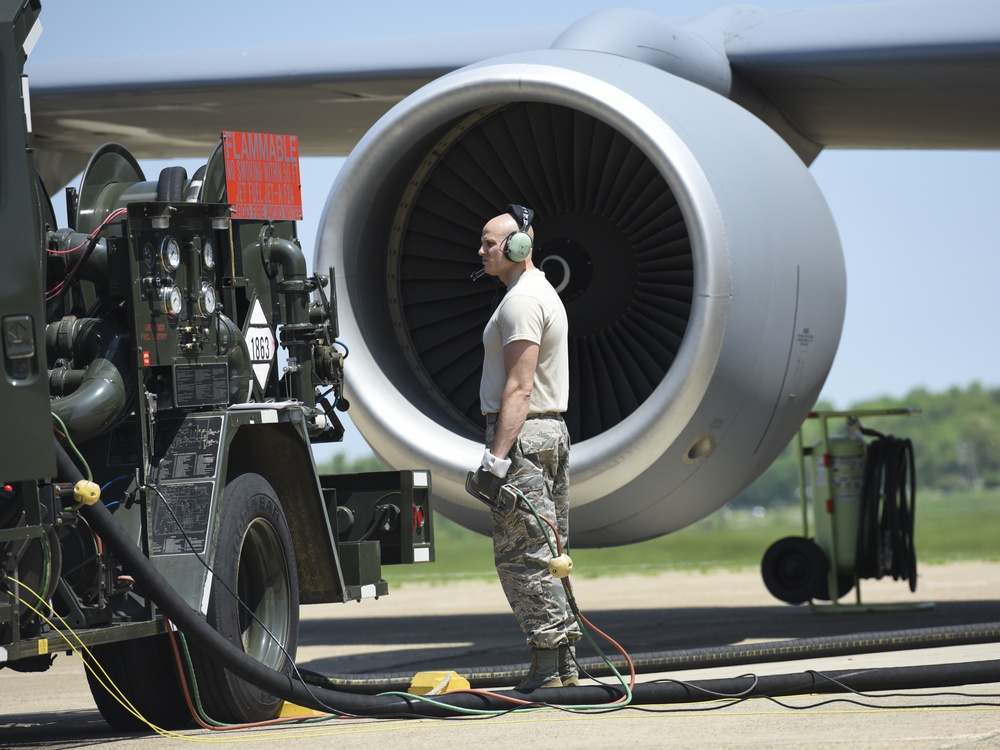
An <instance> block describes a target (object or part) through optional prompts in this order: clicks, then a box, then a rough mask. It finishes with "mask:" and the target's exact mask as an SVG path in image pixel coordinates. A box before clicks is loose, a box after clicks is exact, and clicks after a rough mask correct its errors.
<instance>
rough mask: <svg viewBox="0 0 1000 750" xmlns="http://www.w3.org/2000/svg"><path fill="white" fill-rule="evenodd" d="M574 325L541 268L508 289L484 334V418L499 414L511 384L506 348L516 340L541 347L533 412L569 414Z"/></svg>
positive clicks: (532, 401) (531, 405) (530, 410)
mask: <svg viewBox="0 0 1000 750" xmlns="http://www.w3.org/2000/svg"><path fill="white" fill-rule="evenodd" d="M568 331H569V322H568V321H567V319H566V308H565V307H564V306H563V303H562V300H561V299H559V295H558V294H557V293H556V290H555V289H554V288H553V287H552V284H550V283H549V281H548V279H546V278H545V274H544V273H542V272H541V271H540V270H538V269H537V268H535V269H531V270H529V271H525V272H524V273H523V274H521V276H520V277H519V278H518V280H517V281H515V282H514V284H513V286H511V287H509V288H508V289H507V293H506V294H505V295H504V297H503V299H502V300H500V304H499V305H498V306H497V309H496V310H495V311H494V312H493V315H492V316H491V317H490V320H489V322H488V323H487V324H486V328H485V329H484V330H483V349H484V356H483V379H482V381H481V383H480V386H479V403H480V406H481V407H482V410H483V412H484V413H488V412H497V411H500V399H501V397H502V396H503V389H504V385H505V384H506V373H505V372H504V363H503V347H504V346H506V345H507V344H509V343H510V342H511V341H531V342H532V343H535V344H538V365H537V366H536V368H535V383H534V387H533V388H532V392H531V404H530V405H529V407H528V411H529V412H537V413H542V412H564V411H566V407H567V405H568V403H569V346H568V343H567V334H568Z"/></svg>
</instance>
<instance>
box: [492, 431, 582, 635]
mask: <svg viewBox="0 0 1000 750" xmlns="http://www.w3.org/2000/svg"><path fill="white" fill-rule="evenodd" d="M495 432H496V425H490V426H489V427H487V428H486V446H487V447H489V445H490V444H491V443H492V440H493V435H494V434H495ZM507 457H508V458H509V459H510V460H511V465H510V471H509V472H508V474H507V479H508V480H509V481H510V483H511V484H513V485H514V486H515V487H517V489H519V490H520V491H521V492H522V493H523V494H524V496H525V497H526V498H528V500H530V501H531V504H532V505H534V506H535V510H536V511H537V513H538V515H539V516H540V517H541V518H543V519H548V520H549V521H550V522H551V523H552V524H554V525H555V527H556V528H557V529H558V530H559V541H560V542H561V544H562V546H563V547H565V546H566V544H567V541H568V539H569V432H568V430H567V429H566V424H565V423H564V422H563V421H562V420H561V419H548V418H539V419H529V420H527V421H526V422H525V423H524V427H523V428H522V430H521V434H520V435H519V436H518V439H517V442H515V443H514V447H513V448H511V451H510V453H509V454H508V456H507ZM492 516H493V558H494V561H495V562H496V566H497V573H498V574H499V576H500V585H501V586H502V587H503V591H504V594H506V596H507V601H508V602H509V603H510V607H511V609H512V610H513V612H514V617H515V618H517V621H518V624H519V625H520V626H521V630H523V631H524V634H525V635H526V636H527V642H528V645H529V646H535V647H537V648H556V647H558V646H562V645H564V644H567V643H575V642H576V641H578V640H579V639H580V637H581V633H580V628H579V625H578V624H577V622H576V618H575V617H574V616H573V613H572V611H571V610H570V608H569V605H568V603H567V599H566V590H565V589H564V588H563V584H562V581H561V580H559V579H557V578H554V577H553V576H552V575H550V574H549V572H548V562H549V560H550V559H551V557H552V553H551V552H550V550H549V545H548V543H547V542H546V536H548V537H551V538H552V542H553V545H554V546H555V545H556V540H555V538H554V537H553V535H552V529H551V528H550V527H549V526H548V524H545V529H544V531H543V530H542V529H540V528H539V526H538V521H537V520H536V518H535V516H534V514H532V513H531V511H530V510H521V509H520V508H517V509H515V510H514V511H512V512H511V513H508V514H503V513H498V512H495V511H494V512H493V513H492ZM543 523H544V521H543Z"/></svg>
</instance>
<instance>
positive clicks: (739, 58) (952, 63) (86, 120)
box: [28, 0, 1000, 185]
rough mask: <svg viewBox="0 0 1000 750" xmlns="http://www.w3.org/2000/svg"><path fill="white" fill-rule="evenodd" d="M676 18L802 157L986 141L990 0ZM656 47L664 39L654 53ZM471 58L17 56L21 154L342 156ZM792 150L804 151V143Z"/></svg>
mask: <svg viewBox="0 0 1000 750" xmlns="http://www.w3.org/2000/svg"><path fill="white" fill-rule="evenodd" d="M675 23H676V25H677V26H678V27H686V28H687V29H688V30H689V32H690V33H692V34H697V35H698V36H699V37H703V38H704V39H706V40H707V42H708V43H709V44H710V45H712V46H713V47H715V48H718V49H722V50H724V54H725V58H726V59H727V60H728V63H729V65H730V66H731V68H732V73H733V76H732V78H733V81H732V88H731V91H730V96H731V97H732V98H733V99H734V100H736V101H738V102H740V103H741V104H743V105H744V106H746V107H747V108H748V109H750V110H751V111H754V112H755V113H757V114H758V115H759V116H761V117H762V119H765V120H766V121H769V122H771V121H773V120H775V118H776V117H777V118H780V119H782V120H783V122H784V123H785V124H786V125H787V127H784V128H778V129H779V132H783V135H784V136H785V137H786V139H792V138H797V139H801V140H802V141H804V142H807V143H808V144H811V145H812V147H813V148H812V155H815V153H816V152H818V151H819V150H820V149H821V148H823V147H840V148H962V149H992V148H997V147H1000V5H997V4H996V3H994V2H992V1H991V0H905V1H903V2H892V3H879V4H874V5H852V6H842V7H829V8H815V9H806V10H796V11H766V10H759V9H755V8H749V7H746V6H724V7H722V8H720V9H718V10H716V11H713V12H711V13H708V14H705V15H703V16H699V17H697V18H694V19H684V20H678V21H676V22H675ZM561 32H564V29H560V28H544V29H534V30H528V29H516V30H511V31H510V32H508V33H501V34H502V35H501V36H500V37H494V38H493V42H494V44H493V45H491V49H498V48H500V49H505V50H507V51H510V52H518V51H525V50H530V49H542V48H547V47H549V46H551V45H552V44H553V42H554V41H555V40H556V39H557V38H558V37H559V36H560V33H561ZM497 42H499V44H496V43H497ZM670 45H671V40H670V39H669V38H664V40H663V50H664V51H665V52H666V53H667V54H668V55H669V54H670V53H671V50H670ZM616 49H617V48H616V47H615V46H609V50H610V52H611V53H617V52H616ZM482 57H483V55H482V48H481V45H479V44H478V43H477V41H476V40H475V38H474V37H473V35H467V34H450V35H441V36H436V37H424V38H410V39H386V40H380V41H374V42H373V41H354V42H348V43H338V44H337V45H331V46H315V45H303V46H299V47H286V48H280V49H268V50H261V49H253V50H249V49H243V50H241V49H235V50H211V51H205V52H202V53H186V54H184V55H152V56H145V57H136V58H117V59H116V58H101V59H94V60H83V61H73V62H72V63H68V62H58V61H56V62H47V63H42V64H38V65H35V66H32V65H31V63H30V61H29V66H28V72H29V74H30V75H31V81H32V108H33V120H34V127H35V146H36V150H37V152H38V158H37V159H36V161H37V163H38V164H39V165H40V168H41V169H42V172H43V178H45V180H46V182H47V184H50V185H57V184H65V182H66V181H68V180H69V179H71V178H72V176H73V175H75V174H76V173H78V172H79V171H80V169H81V168H82V167H83V165H84V164H85V163H86V160H87V158H88V157H89V155H90V154H91V153H92V152H93V151H94V150H95V149H96V148H97V147H98V146H100V145H101V144H103V143H105V142H107V141H111V140H120V141H123V142H126V143H128V146H129V149H130V150H131V151H132V152H133V153H134V154H136V155H137V156H138V157H140V158H168V157H175V158H176V157H186V156H203V155H205V154H208V153H209V152H210V151H211V148H212V147H213V145H214V143H215V142H216V141H217V138H218V134H219V132H221V131H222V130H223V129H226V128H234V127H235V128H239V129H244V130H257V131H264V132H285V131H290V130H294V131H295V132H296V133H297V134H298V135H299V138H300V144H301V149H302V153H303V154H304V155H328V156H329V155H346V154H347V153H348V152H349V151H350V150H351V148H352V147H353V146H354V144H355V143H356V142H357V141H358V139H360V138H361V136H362V135H364V133H365V132H367V130H368V129H369V128H370V127H371V126H372V125H373V124H374V123H375V122H376V121H377V120H378V118H379V117H381V116H382V115H383V114H384V113H385V112H386V111H388V109H389V108H390V107H391V106H392V105H394V104H395V103H396V102H398V101H400V100H401V99H402V98H404V97H405V96H407V95H408V94H410V93H412V92H413V91H415V90H416V89H417V88H419V87H420V86H422V85H423V84H425V83H427V82H429V81H431V80H433V79H434V78H437V77H439V76H441V75H444V74H446V73H448V72H450V71H452V70H455V69H457V68H459V67H462V66H464V65H467V64H470V63H473V62H476V61H478V60H480V59H481V58H482ZM775 113H780V114H777V115H775ZM799 151H800V153H802V154H803V155H804V158H807V159H808V157H809V155H808V152H809V151H810V148H800V149H799Z"/></svg>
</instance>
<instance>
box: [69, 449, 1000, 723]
mask: <svg viewBox="0 0 1000 750" xmlns="http://www.w3.org/2000/svg"><path fill="white" fill-rule="evenodd" d="M55 453H56V463H57V467H58V472H59V476H60V478H61V479H63V480H64V481H70V482H77V481H79V480H80V479H82V478H83V477H82V474H81V473H80V470H79V468H78V467H77V466H76V464H74V463H73V460H72V459H71V458H70V457H69V454H67V452H66V450H65V448H63V446H62V444H61V443H60V442H59V441H58V440H56V441H55ZM80 513H81V515H82V516H83V517H84V519H85V520H86V521H87V523H88V524H90V527H91V529H92V530H93V531H94V533H96V534H98V535H99V536H100V537H101V539H102V540H103V542H104V544H105V545H106V546H107V548H108V549H109V550H111V551H112V552H113V553H114V555H115V556H116V558H117V559H118V561H119V562H120V563H121V564H122V567H123V568H124V569H125V570H126V571H127V572H128V573H129V574H130V575H132V577H133V578H134V579H135V582H136V583H137V584H138V585H139V586H140V587H142V589H143V590H144V591H145V592H146V593H147V594H148V595H149V596H150V597H151V598H152V599H153V601H155V602H156V605H157V606H158V607H159V608H160V609H161V610H162V611H163V613H164V614H166V616H167V617H169V618H170V620H171V621H172V622H173V623H174V624H175V625H176V626H177V627H178V628H179V629H180V630H181V631H182V632H183V633H184V635H185V636H186V637H187V638H190V639H191V640H193V641H194V642H196V643H197V644H198V645H199V646H201V647H202V648H204V649H206V650H211V651H212V652H213V653H214V654H215V655H216V658H217V659H218V661H220V662H222V663H224V664H225V666H226V668H227V669H229V670H230V671H231V672H232V673H233V674H234V675H236V676H238V677H240V678H241V679H244V680H246V681H247V682H250V683H252V684H254V685H256V686H258V687H260V688H261V689H263V690H266V691H267V692H269V693H271V694H272V695H276V696H278V697H280V698H282V699H284V700H287V701H291V702H292V703H295V704H297V705H300V706H304V707H306V708H311V709H314V710H317V711H323V712H329V713H343V714H350V715H356V716H368V717H413V716H426V717H450V716H454V715H455V714H456V711H455V709H474V710H483V711H506V710H510V708H511V704H510V703H509V702H508V701H505V700H504V699H503V696H504V693H498V694H495V695H492V696H491V695H482V694H478V693H457V694H451V695H440V696H436V698H435V701H436V703H428V702H426V701H423V700H420V699H418V698H409V697H406V696H371V695H358V694H354V693H347V692H343V691H335V690H330V689H327V688H323V687H319V686H309V685H306V684H304V683H302V682H300V681H298V680H297V679H296V678H294V677H293V676H291V675H285V674H282V673H280V672H276V671H274V670H272V669H269V668H267V667H265V666H264V665H262V664H261V663H260V662H258V661H256V660H255V659H253V658H252V657H250V656H247V654H246V653H244V652H243V650H242V649H240V648H238V647H236V646H235V645H233V644H232V643H230V642H229V641H228V640H226V639H225V638H223V637H222V636H221V635H219V634H218V633H217V632H216V631H215V630H214V629H213V628H212V627H211V626H210V625H209V624H208V623H207V622H206V621H205V620H204V619H203V618H202V617H201V616H200V615H199V614H198V613H197V612H195V611H194V610H193V609H191V608H190V607H189V606H188V604H187V602H186V601H185V600H184V599H183V598H181V596H180V595H179V594H178V593H177V592H176V591H174V589H173V588H172V587H171V586H170V584H169V583H168V582H167V580H166V579H165V578H163V576H162V575H161V574H160V572H159V571H158V570H157V569H156V568H155V566H153V564H152V563H151V562H150V561H149V559H148V558H146V557H145V556H144V555H143V554H142V552H141V550H140V549H139V548H138V547H137V546H136V545H135V543H134V542H133V540H132V539H131V538H129V536H128V535H127V534H126V533H125V530H124V529H123V528H122V527H121V525H120V524H119V523H118V521H117V520H116V519H115V517H114V516H113V515H112V514H111V513H110V511H108V509H107V508H106V507H104V504H103V503H102V502H97V503H95V504H94V505H89V506H87V505H85V506H83V507H82V508H80ZM998 676H1000V661H984V662H971V663H964V664H944V665H936V666H921V667H898V668H891V669H885V668H882V669H871V670H850V671H844V672H833V673H827V674H818V673H815V672H805V673H802V674H791V675H771V676H750V677H738V678H727V679H716V680H700V681H694V682H683V683H682V682H677V681H673V680H667V681H661V682H652V683H643V684H639V685H636V686H635V688H634V689H633V691H632V694H633V699H632V703H633V704H653V703H683V702H698V701H704V700H709V699H716V698H718V697H720V696H730V697H739V698H749V697H755V696H779V695H797V694H801V693H836V692H849V691H872V690H888V689H893V688H896V689H900V688H902V689H915V688H930V687H942V686H947V685H957V684H971V683H981V682H996V681H997V679H998ZM623 692H624V691H623V689H622V688H621V687H617V686H593V687H591V686H586V687H585V686H578V687H569V688H547V689H545V690H536V691H533V692H532V693H519V692H513V691H511V692H507V693H506V695H507V696H508V697H513V698H518V699H521V700H537V701H540V702H545V703H550V704H564V705H597V704H602V703H611V702H613V701H616V700H619V699H621V698H622V696H623Z"/></svg>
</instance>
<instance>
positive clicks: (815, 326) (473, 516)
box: [316, 50, 845, 546]
mask: <svg viewBox="0 0 1000 750" xmlns="http://www.w3.org/2000/svg"><path fill="white" fill-rule="evenodd" d="M511 202H514V203H521V204H524V205H528V206H531V207H532V208H534V209H535V211H536V217H535V221H534V227H535V233H536V240H537V242H536V249H535V255H534V260H535V263H536V265H538V266H539V267H541V268H542V269H543V270H544V271H545V273H546V276H547V277H548V278H549V280H550V281H551V282H552V283H553V285H554V286H555V287H556V288H557V290H558V291H559V293H560V295H561V296H562V299H563V301H564V303H565V305H566V309H567V313H568V316H569V321H570V348H571V355H570V356H571V361H570V370H571V378H572V382H571V396H570V408H569V411H568V412H567V414H566V420H567V423H568V425H569V428H570V433H571V437H572V439H573V450H572V455H571V466H572V469H571V470H572V505H573V510H572V526H573V543H574V544H575V545H576V546H608V545H613V544H624V543H628V542H634V541H639V540H641V539H648V538H651V537H654V536H659V535H661V534H665V533H668V532H670V531H673V530H676V529H678V528H681V527H683V526H686V525H688V524H690V523H693V522H694V521H696V520H698V519H700V518H702V517H704V516H706V515H707V514H709V513H710V512H712V511H713V510H715V509H717V508H719V507H721V506H722V505H723V504H724V503H726V502H727V501H728V500H730V499H731V498H732V497H733V496H735V495H736V494H737V493H738V492H739V491H741V490H742V489H743V488H745V487H746V486H747V485H748V484H749V483H750V482H751V481H752V480H753V479H754V478H756V477H757V476H758V475H759V474H760V473H761V472H762V471H763V470H764V469H765V468H766V467H767V466H768V465H769V464H770V463H771V462H772V461H773V460H774V458H775V457H776V456H777V455H778V453H780V452H781V450H782V449H783V448H784V447H785V445H786V444H787V443H788V441H789V440H790V439H791V437H792V436H793V435H794V434H795V431H796V429H797V428H798V426H799V425H800V424H801V422H802V420H803V419H804V418H805V416H806V414H807V413H808V412H809V410H810V409H811V408H812V406H813V404H814V403H815V401H816V398H817V397H818V395H819V391H820V388H821V387H822V384H823V381H824V380H825V378H826V375H827V373H828V371H829V368H830V366H831V364H832V361H833V356H834V353H835V351H836V348H837V344H838V342H839V338H840V331H841V326H842V323H843V316H844V304H845V274H844V263H843V256H842V253H841V250H840V243H839V239H838V236H837V231H836V227H835V226H834V223H833V219H832V217H831V215H830V212H829V209H828V208H827V205H826V203H825V201H824V199H823V197H822V195H821V194H820V192H819V189H818V188H817V186H816V185H815V183H814V181H813V180H812V177H811V175H810V174H809V172H808V170H807V168H806V167H805V165H803V163H802V162H801V161H800V160H799V159H798V158H797V157H796V156H795V155H794V153H793V152H792V151H791V149H790V148H789V147H788V146H787V145H786V144H785V143H784V142H783V141H782V140H781V139H780V138H779V137H778V136H777V135H775V134H774V133H773V132H772V131H771V130H770V129H769V128H767V127H766V126H765V125H764V124H762V123H761V122H760V121H758V120H757V119H756V118H754V117H753V116H752V115H751V114H749V113H748V112H746V111H745V110H743V109H742V108H740V107H738V106H737V105H735V104H733V103H732V102H730V101H729V100H727V99H725V98H724V97H722V96H719V95H718V94H715V93H712V92H710V91H708V90H706V89H704V88H702V87H700V86H697V85H695V84H692V83H689V82H687V81H685V80H682V79H680V78H677V77H675V76H673V75H671V74H669V73H665V72H663V71H660V70H656V69H654V68H651V67H649V66H648V65H644V64H642V63H639V62H635V61H631V60H627V59H623V58H619V57H615V56H611V55H606V54H601V53H596V52H579V51H571V50H545V51H540V52H536V53H530V54H518V55H512V56H508V57H505V58H498V59H495V60H491V61H486V62H484V63H481V64H478V65H475V66H471V67H469V68H464V69H462V70H460V71H456V72H455V73H452V74H450V75H448V76H445V77H444V78H441V79H439V80H438V81H435V82H433V83H431V84H429V85H427V86H425V87H424V88H422V89H420V90H419V91H417V92H416V93H415V94H413V95H411V96H410V97H408V98H407V99H405V100H404V101H403V102H401V103H400V104H399V105H397V106H396V107H394V108H393V109H392V110H391V111H390V112H389V113H388V114H387V115H386V116H385V117H383V118H382V119H381V120H380V121H379V122H378V123H377V124H376V126H375V127H374V128H373V129H372V130H371V131H370V132H369V133H368V134H367V135H366V137H365V138H363V139H362V140H361V142H360V143H359V144H358V146H357V148H356V149H355V151H354V152H353V154H352V155H351V157H350V158H349V159H348V160H347V162H346V164H345V165H344V167H343V168H342V170H341V172H340V175H339V177H338V180H337V182H336V184H335V185H334V188H333V191H332V193H331V196H330V199H329V201H328V204H327V208H326V212H325V215H324V218H323V222H322V228H321V237H320V244H319V247H318V249H317V258H316V267H318V268H325V267H327V266H329V265H333V266H335V267H336V268H337V270H338V277H337V278H338V284H339V285H340V288H339V289H338V298H339V303H340V312H341V338H343V339H344V340H345V341H350V342H351V346H352V349H351V350H352V354H353V356H352V357H351V359H350V362H349V363H348V364H347V366H346V368H345V369H346V373H345V374H346V377H347V391H348V395H349V398H350V400H351V402H352V404H353V407H352V412H351V414H352V416H353V418H354V422H355V424H356V425H357V426H358V428H359V429H360V430H361V432H362V434H363V435H364V436H365V437H366V439H367V440H368V442H369V443H371V444H372V446H373V447H374V449H375V451H376V452H377V453H378V455H379V456H380V458H382V459H383V460H384V461H385V462H387V463H388V464H389V465H390V466H425V467H429V468H431V469H432V471H433V472H434V477H435V478H434V488H435V494H436V496H437V500H438V504H437V507H438V508H439V509H440V510H441V511H442V512H443V513H444V514H445V515H447V516H449V517H451V518H453V519H454V520H456V521H458V522H459V523H462V524H464V525H466V526H468V527H470V528H473V529H476V530H478V531H486V530H488V528H489V518H488V513H487V511H486V509H485V508H484V507H480V505H479V504H478V503H477V502H476V501H475V500H474V499H472V498H471V497H469V496H468V495H467V494H466V492H465V489H464V480H465V475H466V473H467V472H468V471H469V470H470V469H471V468H473V467H474V466H475V465H476V463H477V462H478V460H479V457H480V456H481V454H482V446H483V438H482V430H483V425H484V421H483V418H482V415H481V414H480V411H479V400H478V393H479V379H480V370H481V365H482V343H481V335H482V329H483V326H484V325H485V322H486V320H487V319H488V317H489V315H490V312H491V310H492V307H493V305H494V304H495V302H496V300H497V299H498V298H499V296H501V295H502V294H503V292H504V290H503V288H502V287H501V286H498V284H497V283H496V282H495V281H494V280H493V279H491V278H488V277H487V278H486V279H483V280H481V281H478V282H471V281H470V280H469V275H470V273H471V272H472V271H474V270H476V269H477V268H478V267H479V258H478V256H477V250H478V247H479V235H480V231H481V229H482V226H483V224H484V223H485V221H486V220H487V219H489V218H490V217H491V216H494V215H495V214H497V213H499V212H500V211H502V210H503V207H504V206H506V205H507V204H508V203H511ZM358 343H360V344H361V346H357V344H358Z"/></svg>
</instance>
